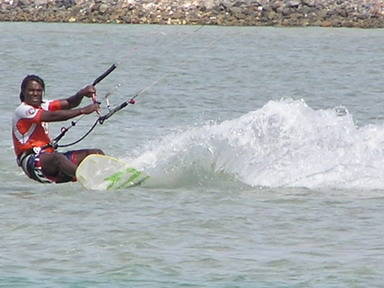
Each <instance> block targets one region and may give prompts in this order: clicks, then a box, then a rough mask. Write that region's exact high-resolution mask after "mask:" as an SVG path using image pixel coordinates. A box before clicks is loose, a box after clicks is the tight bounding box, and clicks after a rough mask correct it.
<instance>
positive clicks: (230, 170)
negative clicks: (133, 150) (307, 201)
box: [131, 100, 384, 189]
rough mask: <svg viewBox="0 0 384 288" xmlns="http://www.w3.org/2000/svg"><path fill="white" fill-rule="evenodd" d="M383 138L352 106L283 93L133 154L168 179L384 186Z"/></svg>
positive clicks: (383, 129) (153, 172)
mask: <svg viewBox="0 0 384 288" xmlns="http://www.w3.org/2000/svg"><path fill="white" fill-rule="evenodd" d="M383 142H384V127H383V126H382V125H368V126H365V127H360V128H358V127H356V125H355V124H354V122H353V119H352V115H350V114H349V113H348V111H347V110H343V109H340V108H338V109H327V110H314V109H312V108H310V107H308V106H307V105H306V104H305V102H304V101H297V100H281V101H270V102H268V103H267V104H266V105H265V106H263V107H262V108H261V109H259V110H257V111H253V112H249V113H247V114H245V115H243V116H242V117H240V118H237V119H233V120H228V121H224V122H222V123H219V124H215V123H212V124H208V125H205V126H202V127H198V128H191V129H188V130H186V131H183V132H180V133H176V134H172V135H168V136H166V137H164V138H163V139H161V140H159V141H158V142H156V143H151V144H150V145H149V147H147V149H146V151H145V152H144V153H142V154H141V155H140V156H139V157H138V158H136V159H133V160H132V161H133V162H132V161H131V162H132V163H133V165H135V166H138V167H141V168H144V169H145V170H147V171H148V173H149V174H150V175H153V176H154V177H153V178H154V179H157V181H158V183H161V182H163V183H164V184H166V183H173V184H175V183H176V184H177V183H179V184H181V183H184V182H185V181H187V182H188V181H189V182H194V181H195V182H198V181H201V180H202V179H212V181H220V180H222V179H223V178H225V179H236V180H237V181H240V182H242V183H244V184H246V185H250V186H267V187H308V188H316V187H335V188H365V189H376V188H377V189H380V188H384V171H383V164H384V150H383ZM167 181H168V182H167Z"/></svg>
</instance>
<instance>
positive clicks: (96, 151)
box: [90, 149, 105, 155]
mask: <svg viewBox="0 0 384 288" xmlns="http://www.w3.org/2000/svg"><path fill="white" fill-rule="evenodd" d="M90 154H100V155H105V153H104V151H103V150H101V149H92V150H91V153H90Z"/></svg>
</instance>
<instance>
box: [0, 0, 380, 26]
mask: <svg viewBox="0 0 384 288" xmlns="http://www.w3.org/2000/svg"><path fill="white" fill-rule="evenodd" d="M0 21H42V22H80V23H133V24H144V23H145V24H199V25H202V24H206V25H236V26H239V25H248V26H325V27H361V28H384V0H0Z"/></svg>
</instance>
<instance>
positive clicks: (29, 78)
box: [20, 75, 45, 102]
mask: <svg viewBox="0 0 384 288" xmlns="http://www.w3.org/2000/svg"><path fill="white" fill-rule="evenodd" d="M29 81H36V82H37V83H39V84H40V85H41V87H43V91H45V84H44V80H43V79H41V78H40V77H39V76H37V75H27V76H26V77H25V78H24V79H23V82H21V87H20V101H21V102H23V101H24V98H25V96H24V93H23V91H24V90H25V87H27V84H28V82H29Z"/></svg>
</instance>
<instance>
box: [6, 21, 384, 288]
mask: <svg viewBox="0 0 384 288" xmlns="http://www.w3.org/2000/svg"><path fill="white" fill-rule="evenodd" d="M0 35H1V40H0V55H1V56H0V72H1V80H2V81H0V91H1V97H0V104H1V105H0V109H1V113H0V119H1V123H2V125H1V130H0V133H1V136H0V143H1V147H2V153H1V154H0V165H1V174H0V177H1V178H0V179H1V181H2V186H1V188H0V191H1V193H0V213H1V221H0V232H1V240H0V286H1V287H209V288H211V287H268V288H269V287H382V285H383V281H384V277H383V275H382V271H383V270H384V260H383V255H384V245H383V241H382V235H383V232H384V224H383V223H384V222H383V208H384V197H383V195H384V172H383V166H384V148H383V147H384V145H383V144H384V125H383V109H384V107H383V100H382V97H383V93H384V88H383V79H382V70H383V63H384V30H362V29H334V28H270V27H212V26H199V27H197V26H156V25H154V26H146V25H90V24H52V23H51V24H44V23H0ZM113 63H116V64H118V68H117V69H116V70H115V71H114V72H113V73H112V74H111V75H109V76H108V77H107V78H106V79H104V80H103V81H102V82H101V83H99V84H98V85H97V89H98V98H99V100H100V101H101V102H102V107H103V108H102V111H101V112H102V113H106V112H108V108H107V107H106V98H105V96H106V95H109V94H110V96H109V97H108V100H109V102H110V104H111V106H112V107H114V106H116V105H119V104H121V103H122V102H123V101H126V100H128V99H130V98H131V97H134V96H135V95H138V96H137V97H136V100H137V103H136V104H135V105H128V107H126V108H125V109H124V110H122V111H120V112H119V113H116V114H115V115H114V116H112V117H111V118H110V119H108V120H107V121H106V122H105V123H104V124H103V125H98V126H96V128H95V129H94V131H93V132H92V133H91V134H90V135H89V136H88V137H87V138H85V139H84V140H83V141H81V142H80V143H79V144H77V145H74V146H71V147H69V148H66V149H81V148H86V147H97V148H100V149H103V150H104V151H105V152H106V153H107V154H110V155H112V156H114V157H118V158H120V159H123V160H125V161H127V162H129V163H131V165H132V166H134V167H136V168H139V169H143V170H144V171H146V172H147V173H148V174H149V175H151V178H150V179H149V180H148V181H147V182H146V183H144V185H143V186H141V187H135V188H131V189H127V190H118V191H108V192H106V191H86V190H85V189H83V188H82V187H81V186H80V185H79V184H77V183H70V184H61V185H44V184H38V183H35V182H33V181H31V180H29V179H28V178H27V177H26V176H25V175H24V174H23V173H22V172H21V171H20V169H19V168H18V167H17V165H16V162H15V157H14V155H13V148H12V142H11V132H10V129H11V118H12V113H13V111H14V109H15V108H16V106H17V105H18V104H19V97H18V94H19V87H20V83H21V80H22V79H23V78H24V76H25V75H27V74H38V75H40V76H41V77H43V78H44V80H45V81H46V97H47V98H49V99H56V98H65V97H68V96H71V95H73V94H74V93H76V92H77V90H79V89H80V88H81V87H83V86H84V85H86V84H89V83H92V81H93V80H94V79H95V78H97V77H98V76H99V75H100V74H102V73H103V72H104V71H105V70H106V69H107V68H108V67H109V66H110V65H112V64H113ZM88 103H90V102H88V100H87V99H84V100H83V104H84V105H86V104H88ZM96 120H97V115H89V116H86V117H83V118H81V119H80V120H79V121H77V122H76V123H74V124H76V125H75V126H73V127H72V124H71V121H67V122H64V123H51V125H50V132H51V135H52V136H56V135H58V134H59V133H60V129H61V127H72V128H70V129H69V131H68V132H67V134H66V136H65V137H64V138H63V139H62V141H61V142H60V144H67V143H70V142H73V141H75V140H77V139H79V138H80V137H81V136H82V135H83V134H84V133H85V132H87V130H88V129H89V128H90V126H91V125H92V124H93V123H94V122H95V121H96Z"/></svg>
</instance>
